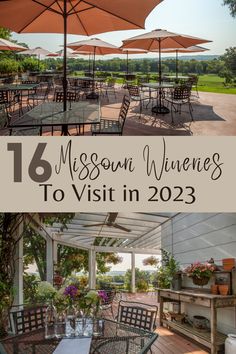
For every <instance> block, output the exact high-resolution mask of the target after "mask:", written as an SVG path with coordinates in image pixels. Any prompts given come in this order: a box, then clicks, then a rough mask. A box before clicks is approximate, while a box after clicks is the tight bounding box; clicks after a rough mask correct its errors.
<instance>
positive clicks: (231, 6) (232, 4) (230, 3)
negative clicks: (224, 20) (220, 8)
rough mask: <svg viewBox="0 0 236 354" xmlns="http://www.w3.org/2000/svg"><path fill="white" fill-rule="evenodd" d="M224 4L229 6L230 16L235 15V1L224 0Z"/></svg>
mask: <svg viewBox="0 0 236 354" xmlns="http://www.w3.org/2000/svg"><path fill="white" fill-rule="evenodd" d="M224 5H227V6H229V10H230V14H231V16H232V17H236V1H235V0H224Z"/></svg>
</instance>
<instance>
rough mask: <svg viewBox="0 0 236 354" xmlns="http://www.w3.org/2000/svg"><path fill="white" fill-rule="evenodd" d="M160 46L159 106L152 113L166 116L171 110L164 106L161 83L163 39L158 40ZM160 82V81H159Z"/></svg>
mask: <svg viewBox="0 0 236 354" xmlns="http://www.w3.org/2000/svg"><path fill="white" fill-rule="evenodd" d="M158 44H159V68H158V69H159V70H158V73H159V74H158V75H159V92H158V93H159V95H158V96H159V97H158V96H157V105H156V107H153V108H152V112H154V113H156V114H158V113H159V114H166V113H169V111H170V110H169V108H167V107H165V106H164V105H163V104H162V98H161V96H162V92H161V90H162V88H161V82H162V79H161V75H162V73H161V38H158ZM157 81H158V80H157Z"/></svg>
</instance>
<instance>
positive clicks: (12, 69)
mask: <svg viewBox="0 0 236 354" xmlns="http://www.w3.org/2000/svg"><path fill="white" fill-rule="evenodd" d="M17 72H18V63H17V61H16V60H14V59H2V60H0V73H1V74H12V73H17Z"/></svg>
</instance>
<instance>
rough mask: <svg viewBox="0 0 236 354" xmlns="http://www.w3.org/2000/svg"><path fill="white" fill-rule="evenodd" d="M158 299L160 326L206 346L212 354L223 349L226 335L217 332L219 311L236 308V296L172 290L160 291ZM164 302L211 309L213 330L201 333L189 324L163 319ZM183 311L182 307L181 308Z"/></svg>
mask: <svg viewBox="0 0 236 354" xmlns="http://www.w3.org/2000/svg"><path fill="white" fill-rule="evenodd" d="M158 299H159V303H160V307H159V313H160V326H163V325H164V324H165V325H167V326H168V327H171V328H173V329H175V330H176V331H178V332H180V333H182V334H184V335H186V336H187V337H189V338H192V339H194V340H195V341H197V342H199V343H201V344H203V345H205V346H206V347H208V348H210V349H211V354H216V353H217V352H218V350H220V349H222V347H223V345H224V342H225V339H226V335H224V334H223V333H220V332H218V331H217V309H218V308H224V307H234V306H236V295H227V296H222V295H212V294H209V293H204V292H202V291H201V292H200V290H198V289H197V290H196V289H194V291H192V290H187V289H183V290H181V291H174V290H170V289H158ZM164 302H178V303H179V304H181V302H185V303H189V304H194V305H199V306H203V307H207V308H209V309H210V323H211V328H210V331H209V332H201V331H198V330H196V329H194V328H193V327H192V326H190V325H189V324H184V323H183V324H182V323H180V322H173V321H167V320H165V319H164V318H163V304H164ZM180 311H181V306H180Z"/></svg>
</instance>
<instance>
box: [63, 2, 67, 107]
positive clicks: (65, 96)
mask: <svg viewBox="0 0 236 354" xmlns="http://www.w3.org/2000/svg"><path fill="white" fill-rule="evenodd" d="M63 20H64V58H63V111H66V109H67V100H66V99H67V79H66V62H67V60H66V54H67V53H66V46H67V4H66V0H64V12H63Z"/></svg>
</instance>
